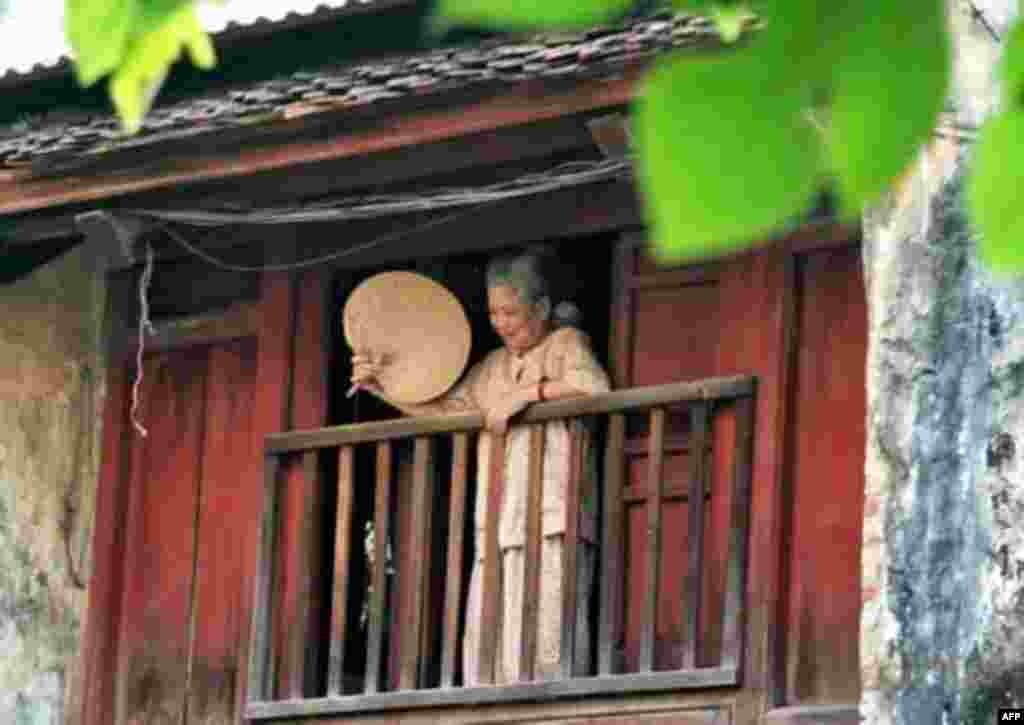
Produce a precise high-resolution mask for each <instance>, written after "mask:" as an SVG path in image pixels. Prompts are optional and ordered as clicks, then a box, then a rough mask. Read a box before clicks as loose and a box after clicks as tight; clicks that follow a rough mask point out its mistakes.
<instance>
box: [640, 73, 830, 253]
mask: <svg viewBox="0 0 1024 725" xmlns="http://www.w3.org/2000/svg"><path fill="white" fill-rule="evenodd" d="M809 91H810V88H809V86H807V85H803V86H801V85H795V84H789V83H787V82H786V79H785V78H783V77H780V76H778V75H776V74H775V73H773V68H772V67H771V66H770V65H766V64H764V63H762V62H761V59H760V58H759V57H758V56H757V55H756V54H747V53H743V54H742V55H741V56H739V57H728V58H727V57H717V58H692V57H686V56H678V57H675V58H672V59H670V60H668V61H667V62H665V63H662V64H660V65H659V66H658V67H657V68H655V70H654V71H653V72H652V73H651V75H650V77H649V78H648V79H647V83H646V84H645V87H644V89H643V95H642V97H641V98H640V100H639V101H638V104H637V108H636V119H635V126H636V130H635V137H636V139H637V143H638V147H639V148H640V150H641V152H642V159H641V160H642V163H641V164H640V165H639V169H638V170H639V173H640V181H641V185H642V187H643V188H644V189H645V190H646V191H647V194H648V198H649V200H650V202H651V203H650V204H649V205H648V207H647V214H648V221H649V223H650V226H651V230H652V238H653V239H654V240H656V242H657V243H656V246H655V250H656V251H657V253H658V254H659V256H661V257H663V258H664V257H668V258H673V259H678V258H681V257H690V256H701V255H704V254H709V253H721V252H726V251H728V250H730V249H733V248H735V247H737V246H739V245H740V244H742V243H744V242H746V241H748V240H749V239H750V238H751V237H756V236H759V235H760V236H763V235H765V234H767V233H768V232H770V231H771V230H772V229H774V228H776V227H777V226H778V225H779V223H780V221H781V220H787V219H789V218H793V217H796V216H797V215H798V214H799V213H800V212H801V211H803V210H804V209H806V208H807V206H808V205H809V204H810V203H811V200H812V198H813V197H814V195H815V191H816V189H817V183H816V182H817V170H818V169H819V167H820V165H821V164H820V149H819V144H818V143H817V139H815V138H814V137H813V135H812V130H811V127H810V124H809V123H808V122H807V119H806V117H805V116H804V115H803V113H802V111H803V109H804V108H805V107H806V105H807V103H808V101H809V98H808V96H809ZM751 99H756V100H755V101H754V102H753V103H752V102H751ZM681 242H682V243H681Z"/></svg>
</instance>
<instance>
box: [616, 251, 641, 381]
mask: <svg viewBox="0 0 1024 725" xmlns="http://www.w3.org/2000/svg"><path fill="white" fill-rule="evenodd" d="M644 238H645V237H644V235H643V233H642V232H631V233H628V234H624V235H623V236H622V239H620V240H619V242H618V243H616V245H615V251H614V255H613V257H614V258H613V259H612V279H611V284H612V287H611V289H612V294H613V295H614V299H613V300H612V326H611V327H612V329H611V338H610V340H609V341H608V350H609V351H610V355H611V373H612V379H613V380H614V382H615V387H616V388H619V389H621V388H628V387H630V386H631V385H632V384H633V368H632V361H633V316H634V297H635V293H634V290H633V288H632V287H631V286H630V285H629V284H628V281H627V280H629V279H630V277H632V275H633V274H634V273H635V271H636V249H637V247H639V246H640V245H642V244H643V240H644Z"/></svg>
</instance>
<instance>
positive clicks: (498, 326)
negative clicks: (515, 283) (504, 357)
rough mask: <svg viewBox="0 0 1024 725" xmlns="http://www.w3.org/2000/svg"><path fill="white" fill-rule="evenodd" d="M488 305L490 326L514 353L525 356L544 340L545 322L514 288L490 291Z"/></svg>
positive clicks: (506, 286)
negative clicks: (525, 353)
mask: <svg viewBox="0 0 1024 725" xmlns="http://www.w3.org/2000/svg"><path fill="white" fill-rule="evenodd" d="M487 303H488V306H489V307H490V313H491V326H492V327H493V328H494V331H495V332H497V333H498V337H500V338H501V341H502V342H503V343H505V347H507V348H508V349H509V350H510V351H512V352H513V353H515V354H517V355H520V354H522V353H524V352H526V351H527V350H529V349H530V348H531V347H533V346H534V345H536V344H537V343H538V342H540V341H541V338H543V337H544V330H545V327H546V324H545V321H544V320H543V319H541V318H540V317H539V316H538V315H536V314H534V313H535V312H536V310H535V309H533V308H531V307H530V306H529V305H527V304H525V303H524V302H523V301H522V300H521V299H520V298H519V292H518V291H517V290H516V289H515V288H514V287H510V286H509V285H505V284H499V285H495V286H493V287H491V288H490V289H488V290H487Z"/></svg>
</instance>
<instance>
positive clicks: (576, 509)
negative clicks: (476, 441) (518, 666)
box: [559, 432, 583, 679]
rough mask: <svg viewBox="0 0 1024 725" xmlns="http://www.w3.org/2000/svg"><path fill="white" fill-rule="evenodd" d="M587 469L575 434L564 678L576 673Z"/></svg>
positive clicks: (565, 560) (568, 486)
mask: <svg viewBox="0 0 1024 725" xmlns="http://www.w3.org/2000/svg"><path fill="white" fill-rule="evenodd" d="M582 470H583V444H582V441H581V439H580V434H579V433H578V432H577V433H573V434H571V437H570V444H569V472H568V473H569V475H568V476H566V481H565V540H564V542H563V544H562V572H561V574H562V633H561V645H562V647H561V652H560V654H559V660H560V661H561V673H562V677H564V678H566V679H569V678H572V677H573V676H574V675H575V674H576V629H577V627H576V624H577V623H576V613H577V612H578V611H579V610H578V604H577V601H576V600H577V599H578V595H579V567H578V565H577V564H578V562H579V538H580V478H581V476H580V474H581V472H582Z"/></svg>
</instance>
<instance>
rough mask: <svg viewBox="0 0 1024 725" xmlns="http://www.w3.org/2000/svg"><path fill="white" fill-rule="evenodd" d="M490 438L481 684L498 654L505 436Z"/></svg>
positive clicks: (488, 680) (489, 680)
mask: <svg viewBox="0 0 1024 725" xmlns="http://www.w3.org/2000/svg"><path fill="white" fill-rule="evenodd" d="M489 435H490V436H491V447H490V456H491V460H490V464H491V465H490V475H489V476H488V479H487V513H486V515H485V518H486V524H485V527H484V558H483V582H482V584H483V586H482V591H481V594H482V597H481V599H482V602H481V615H480V622H479V624H478V628H479V629H478V631H479V633H480V657H479V665H478V666H479V671H478V673H477V679H478V680H479V682H480V683H481V684H492V683H493V682H494V680H495V662H496V658H497V653H498V636H499V622H500V619H499V617H500V616H501V615H500V609H499V605H500V602H499V601H498V597H499V595H500V592H499V584H500V582H501V579H500V576H501V551H500V550H499V547H498V522H499V520H500V511H501V499H502V492H503V490H504V488H505V436H504V435H499V434H495V433H491V434H489Z"/></svg>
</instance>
